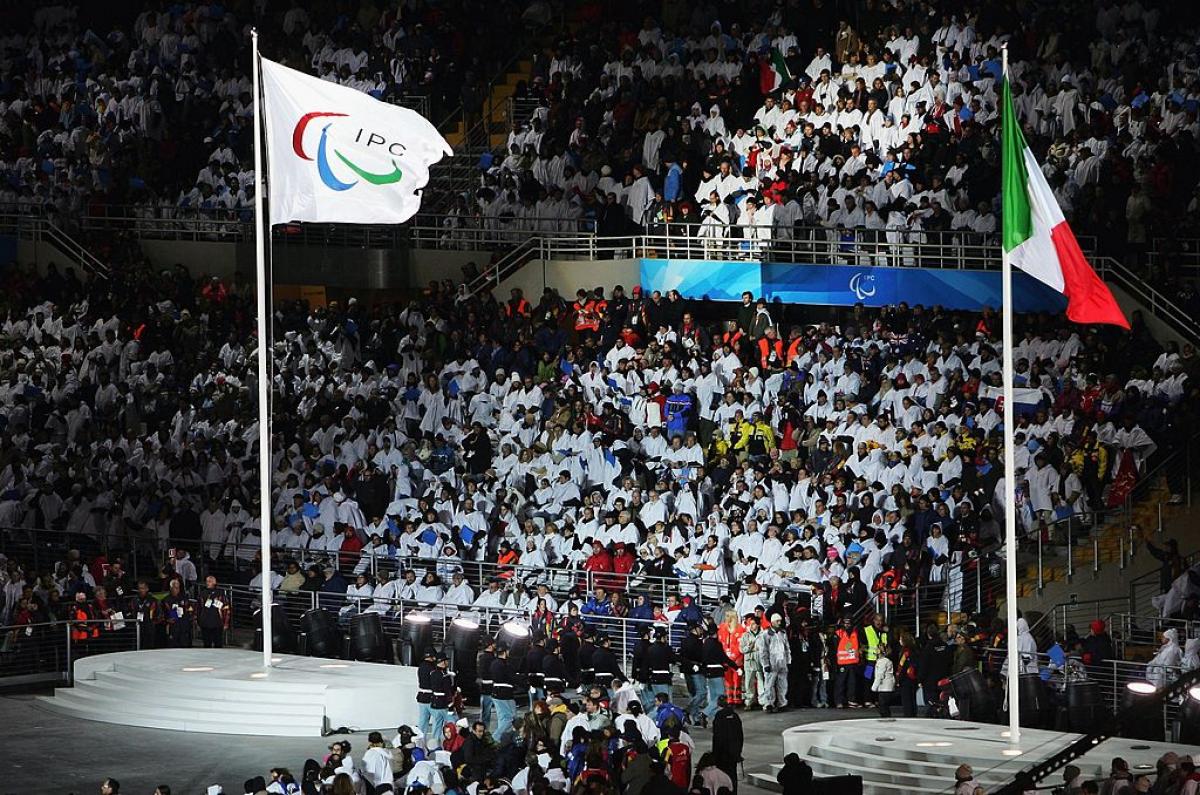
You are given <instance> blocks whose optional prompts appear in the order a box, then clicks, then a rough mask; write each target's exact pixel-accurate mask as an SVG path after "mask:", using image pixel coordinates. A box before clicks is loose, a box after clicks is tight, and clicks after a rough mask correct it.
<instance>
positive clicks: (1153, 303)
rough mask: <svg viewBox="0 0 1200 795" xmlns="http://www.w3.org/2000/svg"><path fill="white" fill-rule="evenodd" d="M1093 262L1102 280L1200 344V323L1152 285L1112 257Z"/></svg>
mask: <svg viewBox="0 0 1200 795" xmlns="http://www.w3.org/2000/svg"><path fill="white" fill-rule="evenodd" d="M1094 262H1095V263H1096V264H1097V266H1098V270H1099V272H1100V276H1101V277H1102V278H1107V279H1111V280H1112V281H1114V282H1116V283H1117V284H1119V285H1120V286H1121V287H1122V288H1124V289H1125V290H1127V291H1129V292H1130V293H1133V295H1134V297H1135V298H1137V299H1138V300H1139V301H1141V302H1142V303H1143V304H1146V306H1147V307H1148V308H1149V309H1150V312H1151V314H1153V315H1154V316H1155V317H1157V318H1159V319H1161V320H1165V321H1166V322H1167V323H1169V324H1170V325H1171V326H1173V327H1174V328H1175V330H1176V331H1178V332H1180V333H1182V334H1183V335H1184V336H1186V337H1188V338H1190V339H1191V340H1192V341H1193V342H1200V322H1198V321H1197V320H1196V319H1195V318H1193V317H1192V316H1191V315H1189V314H1188V313H1187V312H1186V311H1185V310H1184V309H1182V308H1181V307H1180V306H1179V305H1178V304H1176V303H1175V302H1174V301H1172V300H1171V299H1170V298H1168V297H1167V296H1165V295H1163V294H1162V293H1161V292H1159V291H1158V289H1156V288H1155V287H1154V286H1153V285H1151V284H1149V283H1148V282H1146V281H1145V280H1144V279H1142V278H1141V277H1140V276H1138V275H1137V274H1135V273H1134V272H1133V271H1131V270H1130V269H1129V268H1126V267H1125V266H1124V265H1122V264H1121V263H1119V262H1117V261H1116V260H1115V259H1113V258H1112V257H1098V258H1096V259H1095V260H1094Z"/></svg>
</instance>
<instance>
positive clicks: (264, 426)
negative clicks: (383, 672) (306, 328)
mask: <svg viewBox="0 0 1200 795" xmlns="http://www.w3.org/2000/svg"><path fill="white" fill-rule="evenodd" d="M250 40H251V42H252V44H253V47H252V49H253V55H252V58H253V63H252V71H253V74H254V263H255V272H256V276H257V282H258V289H257V291H256V293H255V295H256V296H257V298H258V489H259V503H260V505H259V508H260V511H259V522H260V527H259V538H260V541H261V544H262V546H261V550H260V554H261V556H262V561H261V563H262V572H261V576H262V610H260V611H259V612H260V615H261V616H262V650H263V667H264V668H270V667H271V605H272V603H273V601H274V600H273V599H272V593H271V527H272V522H271V409H270V403H269V398H270V395H271V383H270V381H268V380H267V377H268V376H267V356H268V355H270V350H271V340H270V338H269V336H268V328H269V326H268V323H267V318H268V314H269V313H270V311H271V294H270V292H269V287H268V285H267V263H266V245H265V242H264V240H263V226H264V225H265V224H266V223H267V219H266V218H265V217H264V216H263V158H262V95H261V90H260V88H259V83H258V75H259V71H260V70H259V63H258V30H257V29H251V31H250Z"/></svg>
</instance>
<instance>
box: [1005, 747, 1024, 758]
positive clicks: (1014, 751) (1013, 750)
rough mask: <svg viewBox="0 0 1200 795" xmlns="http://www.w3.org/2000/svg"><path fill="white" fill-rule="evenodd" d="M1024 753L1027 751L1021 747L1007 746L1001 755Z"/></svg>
mask: <svg viewBox="0 0 1200 795" xmlns="http://www.w3.org/2000/svg"><path fill="white" fill-rule="evenodd" d="M1023 753H1025V752H1024V751H1022V750H1020V749H1019V748H1005V749H1004V750H1003V751H1001V752H1000V755H1001V756H1020V755H1021V754H1023Z"/></svg>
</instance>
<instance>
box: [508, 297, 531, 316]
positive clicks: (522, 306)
mask: <svg viewBox="0 0 1200 795" xmlns="http://www.w3.org/2000/svg"><path fill="white" fill-rule="evenodd" d="M504 314H505V315H507V316H508V317H512V316H513V314H514V309H513V302H512V301H509V302H508V303H506V304H505V305H504ZM515 314H516V315H517V316H518V317H529V302H528V301H526V300H525V299H524V298H522V299H521V300H519V301H517V307H516V310H515Z"/></svg>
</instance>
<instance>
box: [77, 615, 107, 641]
mask: <svg viewBox="0 0 1200 795" xmlns="http://www.w3.org/2000/svg"><path fill="white" fill-rule="evenodd" d="M72 612H73V613H74V614H75V620H76V621H87V620H88V619H90V618H91V616H90V615H88V612H87V611H86V610H83V609H80V608H75V609H74V610H73V611H72ZM98 637H100V628H99V627H97V626H96V625H95V624H76V625H74V626H72V627H71V640H87V639H89V638H98Z"/></svg>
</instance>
